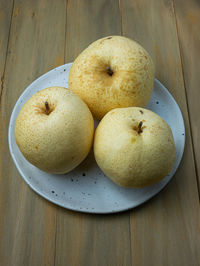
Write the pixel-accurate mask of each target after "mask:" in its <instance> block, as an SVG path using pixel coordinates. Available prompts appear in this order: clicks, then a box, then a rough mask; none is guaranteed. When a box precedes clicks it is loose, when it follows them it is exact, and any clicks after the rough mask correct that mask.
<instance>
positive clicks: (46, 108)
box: [45, 101, 50, 115]
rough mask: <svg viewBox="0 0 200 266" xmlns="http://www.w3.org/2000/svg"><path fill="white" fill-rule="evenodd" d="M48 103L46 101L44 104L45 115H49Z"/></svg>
mask: <svg viewBox="0 0 200 266" xmlns="http://www.w3.org/2000/svg"><path fill="white" fill-rule="evenodd" d="M49 109H50V108H49V103H48V102H47V101H46V102H45V111H46V114H47V115H48V114H49Z"/></svg>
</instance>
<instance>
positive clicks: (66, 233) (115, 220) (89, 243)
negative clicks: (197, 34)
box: [55, 0, 131, 266]
mask: <svg viewBox="0 0 200 266" xmlns="http://www.w3.org/2000/svg"><path fill="white" fill-rule="evenodd" d="M66 25H67V29H66V59H65V60H66V61H67V62H68V61H72V60H74V58H75V57H76V56H77V55H78V53H79V52H81V51H82V50H83V49H84V48H85V47H86V46H87V45H88V44H89V43H91V42H92V41H94V40H96V39H98V38H101V37H103V36H107V35H112V34H120V14H119V5H118V2H117V1H107V0H104V1H74V0H71V1H68V6H67V24H66ZM129 225H130V224H129V212H126V213H123V214H118V215H89V214H81V213H75V212H70V211H67V210H66V211H63V210H62V209H60V210H59V212H58V218H57V238H56V260H55V262H56V265H59V266H60V265H61V266H62V265H71V266H76V265H82V266H83V265H85V266H88V265H91V266H92V265H95V266H98V265H99V266H102V265H116V266H117V265H119V266H121V265H123V266H126V265H127V266H129V265H131V254H130V231H129V230H130V228H129Z"/></svg>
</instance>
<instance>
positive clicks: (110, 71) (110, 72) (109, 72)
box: [106, 66, 113, 76]
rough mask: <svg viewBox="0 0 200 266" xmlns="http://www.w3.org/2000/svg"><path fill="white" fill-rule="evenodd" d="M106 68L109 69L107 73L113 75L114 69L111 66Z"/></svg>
mask: <svg viewBox="0 0 200 266" xmlns="http://www.w3.org/2000/svg"><path fill="white" fill-rule="evenodd" d="M106 70H107V73H108V75H109V76H112V75H113V71H112V69H111V68H110V67H109V66H108V67H106Z"/></svg>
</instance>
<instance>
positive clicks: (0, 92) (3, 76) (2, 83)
mask: <svg viewBox="0 0 200 266" xmlns="http://www.w3.org/2000/svg"><path fill="white" fill-rule="evenodd" d="M14 2H15V0H13V3H12V11H11V16H10V25H9V31H8V40H7V46H6V57H5V62H4V67H3V74H2V76H1V90H0V105H1V97H2V93H3V89H4V78H5V70H6V63H7V57H8V47H9V40H10V32H11V25H12V18H13V10H14Z"/></svg>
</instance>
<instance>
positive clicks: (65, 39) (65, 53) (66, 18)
mask: <svg viewBox="0 0 200 266" xmlns="http://www.w3.org/2000/svg"><path fill="white" fill-rule="evenodd" d="M67 8H68V0H66V9H65V14H66V16H65V47H64V63H65V64H66V39H67Z"/></svg>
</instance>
